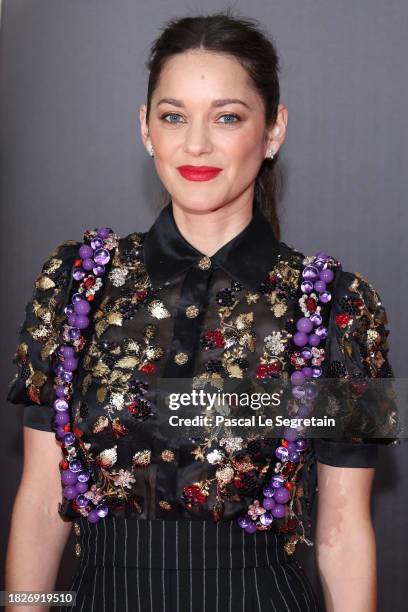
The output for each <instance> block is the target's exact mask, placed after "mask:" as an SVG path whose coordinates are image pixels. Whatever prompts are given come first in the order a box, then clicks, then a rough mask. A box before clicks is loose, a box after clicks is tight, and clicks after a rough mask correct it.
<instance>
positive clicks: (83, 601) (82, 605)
mask: <svg viewBox="0 0 408 612" xmlns="http://www.w3.org/2000/svg"><path fill="white" fill-rule="evenodd" d="M85 599H86V593H85V595H84V598H83V600H82V604H81V609H80V611H79V612H82V610H83V609H84V603H85Z"/></svg>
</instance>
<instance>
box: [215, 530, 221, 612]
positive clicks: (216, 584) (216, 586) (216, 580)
mask: <svg viewBox="0 0 408 612" xmlns="http://www.w3.org/2000/svg"><path fill="white" fill-rule="evenodd" d="M216 532H217V533H216V542H217V553H216V558H217V571H216V573H215V590H216V595H217V612H218V573H219V572H218V568H219V566H220V564H219V558H218V522H217V528H216Z"/></svg>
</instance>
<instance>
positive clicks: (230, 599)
mask: <svg viewBox="0 0 408 612" xmlns="http://www.w3.org/2000/svg"><path fill="white" fill-rule="evenodd" d="M217 525H218V523H217ZM231 529H232V521H230V533H229V535H230V570H229V587H230V590H229V609H230V612H231V606H232V576H231V573H232V536H231Z"/></svg>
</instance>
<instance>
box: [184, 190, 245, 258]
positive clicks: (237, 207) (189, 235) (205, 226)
mask: <svg viewBox="0 0 408 612" xmlns="http://www.w3.org/2000/svg"><path fill="white" fill-rule="evenodd" d="M172 210H173V217H174V221H175V223H176V225H177V228H178V230H179V232H180V234H181V235H182V236H183V238H185V240H187V242H188V243H189V244H191V245H192V246H193V247H194V248H195V249H197V250H198V251H200V253H203V254H204V255H207V257H211V256H212V255H214V253H216V252H217V251H218V250H219V249H220V248H221V247H222V246H223V245H224V244H226V243H227V242H229V241H230V240H232V239H233V238H234V237H235V236H237V234H239V233H240V232H241V231H242V230H243V229H244V228H245V227H246V226H247V225H248V223H249V222H250V221H251V219H252V214H253V195H251V197H245V198H241V199H239V200H235V201H234V202H230V203H228V204H223V205H221V206H219V207H218V208H215V209H214V208H212V209H209V208H207V209H205V210H193V209H191V208H186V207H185V206H182V205H180V204H178V203H177V202H176V200H174V199H173V200H172Z"/></svg>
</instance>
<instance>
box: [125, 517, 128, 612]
mask: <svg viewBox="0 0 408 612" xmlns="http://www.w3.org/2000/svg"><path fill="white" fill-rule="evenodd" d="M125 597H126V612H128V610H129V601H128V587H127V519H125Z"/></svg>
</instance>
